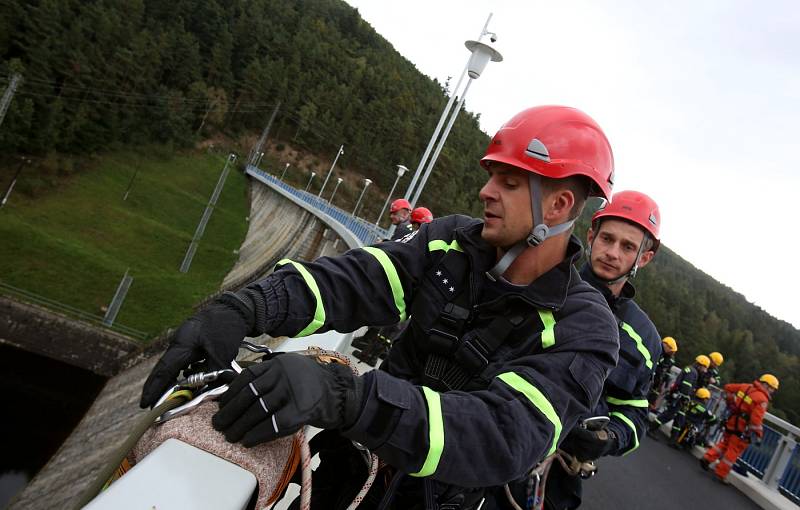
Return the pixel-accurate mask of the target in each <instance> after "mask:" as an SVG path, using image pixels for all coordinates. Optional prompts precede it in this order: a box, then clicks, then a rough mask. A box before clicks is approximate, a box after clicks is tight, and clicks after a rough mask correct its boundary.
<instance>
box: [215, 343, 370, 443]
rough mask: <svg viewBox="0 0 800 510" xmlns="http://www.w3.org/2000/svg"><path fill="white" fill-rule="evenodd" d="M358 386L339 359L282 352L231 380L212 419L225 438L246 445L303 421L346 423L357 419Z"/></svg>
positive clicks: (292, 428)
mask: <svg viewBox="0 0 800 510" xmlns="http://www.w3.org/2000/svg"><path fill="white" fill-rule="evenodd" d="M363 386H364V385H363V382H362V380H361V378H359V377H357V376H356V375H354V374H353V372H352V371H351V370H350V368H348V367H346V366H344V365H342V364H340V363H327V364H322V363H319V362H318V361H316V360H315V359H313V358H311V357H309V356H303V355H300V354H291V353H288V354H281V355H278V356H275V357H274V358H273V359H270V360H267V361H263V362H261V363H259V364H258V365H255V366H252V367H250V368H248V369H246V370H244V371H243V372H242V373H241V374H239V376H238V377H237V378H236V379H234V381H233V382H232V383H231V385H230V387H229V388H228V391H226V392H225V393H224V394H223V395H222V397H220V400H219V406H220V410H219V412H218V413H217V414H215V415H214V418H213V419H212V424H213V425H214V428H215V429H217V430H219V431H221V432H224V433H225V439H227V440H228V441H230V442H232V443H236V442H239V441H241V443H242V444H243V445H244V446H246V447H251V446H255V445H257V444H260V443H263V442H266V441H272V440H273V439H275V438H278V437H282V436H286V435H289V434H293V433H294V432H296V431H297V430H298V429H300V427H302V426H303V425H313V426H315V427H319V428H324V429H336V428H347V427H349V426H351V425H352V424H353V423H355V422H356V419H358V414H359V412H360V410H361V401H362V399H363V394H364V390H363Z"/></svg>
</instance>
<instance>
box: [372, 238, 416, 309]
mask: <svg viewBox="0 0 800 510" xmlns="http://www.w3.org/2000/svg"><path fill="white" fill-rule="evenodd" d="M362 250H364V251H365V252H367V253H369V254H370V255H372V256H373V257H375V258H376V259H378V263H380V265H381V267H382V268H383V272H384V273H386V279H387V280H389V287H390V288H391V289H392V296H393V297H394V305H395V306H396V307H397V313H398V315H399V316H400V320H401V321H404V320H406V300H405V294H404V293H403V284H402V283H400V277H399V276H398V275H397V269H395V267H394V264H392V261H391V260H390V259H389V256H388V255H386V254H385V253H384V252H383V250H381V249H378V248H374V247H372V246H367V247H365V248H362Z"/></svg>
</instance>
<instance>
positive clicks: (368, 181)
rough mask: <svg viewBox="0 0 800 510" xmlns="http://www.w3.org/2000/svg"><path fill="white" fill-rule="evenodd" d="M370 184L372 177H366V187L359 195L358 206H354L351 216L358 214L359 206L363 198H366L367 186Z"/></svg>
mask: <svg viewBox="0 0 800 510" xmlns="http://www.w3.org/2000/svg"><path fill="white" fill-rule="evenodd" d="M370 184H372V181H371V180H370V179H364V189H362V190H361V194H360V195H359V196H358V201H357V202H356V206H355V207H353V212H352V213H351V214H350V215H351V216H355V215H356V211H357V210H358V206H359V205H361V199H362V198H364V193H366V191H367V188H369V185H370Z"/></svg>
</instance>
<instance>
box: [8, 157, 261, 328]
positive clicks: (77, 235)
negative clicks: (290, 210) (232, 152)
mask: <svg viewBox="0 0 800 510" xmlns="http://www.w3.org/2000/svg"><path fill="white" fill-rule="evenodd" d="M160 152H163V151H151V152H149V153H139V152H131V151H120V152H114V153H110V154H106V155H103V156H101V157H99V158H98V159H97V161H95V162H94V163H93V164H92V165H91V166H90V168H89V169H88V170H85V171H83V172H81V173H79V174H76V175H74V176H73V177H70V178H69V179H68V180H65V181H64V182H63V183H62V185H60V186H59V188H58V189H57V190H56V191H50V192H48V193H46V194H44V195H43V196H40V197H39V198H36V199H32V198H30V197H28V196H26V195H25V194H23V193H18V192H15V193H12V195H11V197H10V199H9V202H8V204H7V205H6V207H4V208H3V209H0V239H2V242H0V280H2V281H3V282H5V283H7V284H10V285H13V286H15V287H20V288H22V289H25V290H28V291H31V292H34V293H36V294H39V295H41V296H44V297H46V298H49V299H53V300H56V301H59V302H61V303H64V304H66V305H69V306H72V307H75V308H78V309H81V310H84V311H86V312H89V313H94V314H102V312H101V311H100V308H101V307H102V306H107V305H108V304H109V303H110V301H111V299H112V297H113V296H114V292H115V290H116V288H117V285H118V284H119V281H120V279H121V278H122V275H123V274H124V273H125V270H126V269H128V268H130V275H131V276H132V277H133V284H132V285H131V288H130V290H129V292H128V295H127V298H126V300H125V302H124V304H123V306H122V309H121V310H120V313H119V315H118V316H117V320H116V322H117V323H119V324H123V325H125V326H129V327H132V328H136V329H139V330H142V331H146V332H148V333H150V334H151V335H155V334H157V333H158V332H159V331H161V330H163V329H164V328H165V327H168V326H173V325H176V324H179V323H180V322H181V321H182V320H183V319H184V318H186V317H187V316H188V315H190V314H191V312H192V305H193V304H194V303H197V302H198V301H200V300H201V299H203V298H204V297H205V296H207V295H209V294H210V293H212V292H214V291H215V290H216V289H217V288H218V287H219V284H220V283H221V281H222V279H223V277H224V276H225V274H227V272H228V271H229V270H230V268H231V267H232V266H233V264H234V263H235V261H236V259H237V255H236V254H235V253H234V250H236V249H237V248H238V247H239V246H240V244H241V243H242V241H243V239H244V236H245V234H246V231H247V223H246V221H245V218H246V217H247V215H248V214H249V204H248V198H247V194H246V179H245V177H244V176H243V175H242V174H241V173H240V172H238V171H236V170H232V171H231V172H230V173H229V174H228V178H227V181H226V183H225V187H224V189H223V191H222V194H221V195H220V198H219V200H218V202H217V206H216V207H215V209H214V212H213V214H212V216H211V219H210V221H209V223H208V226H207V227H206V230H205V234H204V235H203V238H202V240H201V241H200V245H199V248H198V250H197V253H196V254H195V257H194V261H193V263H192V266H191V269H190V270H189V272H188V273H186V274H183V273H180V272H179V271H178V268H179V267H180V264H181V261H182V260H183V256H184V254H185V253H186V249H187V247H188V246H189V242H190V241H191V239H192V235H193V234H194V230H195V228H196V226H197V222H198V221H199V220H200V217H201V216H202V214H203V210H204V208H205V205H206V203H207V202H208V199H209V197H210V196H211V193H212V191H213V190H214V186H215V185H216V182H217V179H218V177H219V175H220V172H221V170H222V168H223V166H224V164H225V159H224V157H223V156H219V155H209V154H205V153H202V154H198V153H192V154H166V155H165V154H160ZM137 168H138V170H139V173H138V175H137V176H136V179H135V181H134V183H133V187H132V188H131V192H130V194H129V196H128V199H127V200H126V201H123V200H122V197H123V195H124V194H125V190H126V189H127V187H128V183H129V182H130V179H131V177H132V176H133V175H134V172H136V169H137ZM26 178H27V179H36V175H35V171H30V172H29V173H28V175H26V173H25V172H23V173H22V175H21V176H20V182H18V183H17V184H18V186H19V185H20V184H22V185H23V186H22V187H23V188H24V182H23V179H26ZM0 185H1V186H2V189H3V191H5V187H6V186H7V182H3V183H2V184H0Z"/></svg>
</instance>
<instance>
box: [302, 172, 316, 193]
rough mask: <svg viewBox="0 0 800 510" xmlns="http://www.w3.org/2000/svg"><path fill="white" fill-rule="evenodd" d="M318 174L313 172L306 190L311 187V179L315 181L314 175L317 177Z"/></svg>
mask: <svg viewBox="0 0 800 510" xmlns="http://www.w3.org/2000/svg"><path fill="white" fill-rule="evenodd" d="M316 176H317V174H315V173H314V172H311V177H309V178H308V184H306V189H305V190H304V191H305V192H308V188H310V187H311V181H313V180H314V177H316Z"/></svg>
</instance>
